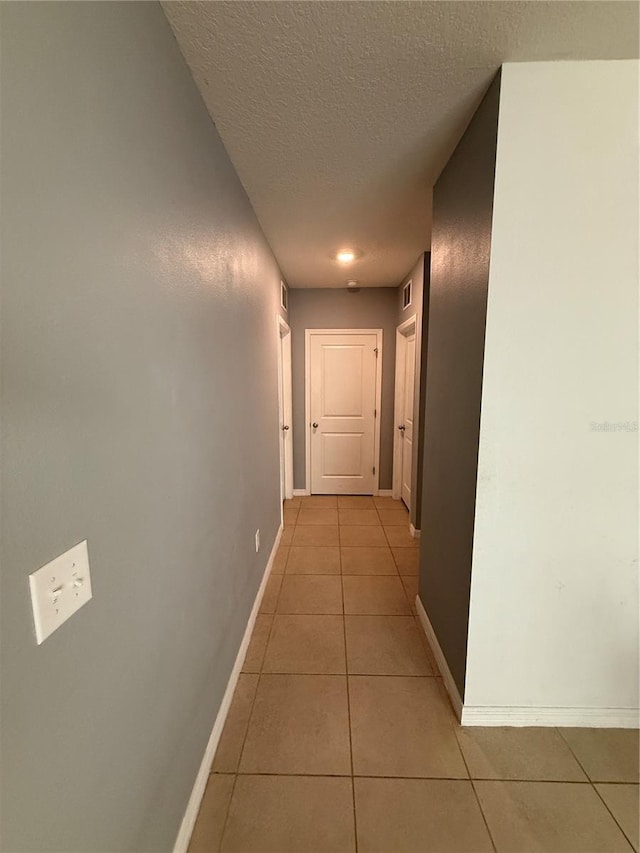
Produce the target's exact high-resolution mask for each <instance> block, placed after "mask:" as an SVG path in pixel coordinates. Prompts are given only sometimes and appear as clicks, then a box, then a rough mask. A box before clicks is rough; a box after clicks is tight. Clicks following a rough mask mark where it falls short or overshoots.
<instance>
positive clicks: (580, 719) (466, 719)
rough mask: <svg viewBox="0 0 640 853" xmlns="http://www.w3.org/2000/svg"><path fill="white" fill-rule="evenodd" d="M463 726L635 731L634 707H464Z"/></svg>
mask: <svg viewBox="0 0 640 853" xmlns="http://www.w3.org/2000/svg"><path fill="white" fill-rule="evenodd" d="M461 723H462V725H463V726H514V727H515V726H554V727H555V726H559V727H561V728H573V727H579V728H589V729H599V728H605V729H637V728H638V726H639V725H640V714H639V711H638V709H637V708H635V709H634V708H516V707H513V708H509V707H483V706H475V707H474V706H471V705H465V706H464V707H463V709H462V720H461Z"/></svg>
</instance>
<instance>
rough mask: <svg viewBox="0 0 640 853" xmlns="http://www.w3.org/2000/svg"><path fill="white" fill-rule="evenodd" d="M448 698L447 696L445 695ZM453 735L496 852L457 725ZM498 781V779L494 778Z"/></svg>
mask: <svg viewBox="0 0 640 853" xmlns="http://www.w3.org/2000/svg"><path fill="white" fill-rule="evenodd" d="M447 698H448V697H447ZM453 736H454V738H455V741H456V744H457V746H458V749H459V751H460V757H461V758H462V762H463V764H464V766H465V769H466V771H467V775H468V777H469V781H470V782H471V789H472V790H473V794H474V796H475V798H476V802H477V804H478V808H479V809H480V814H481V815H482V820H483V821H484V825H485V827H486V828H487V833H488V835H489V841H490V842H491V846H492V847H493V850H494V853H498V848H497V846H496V842H495V841H494V840H493V834H492V832H491V829H490V828H489V821H488V819H487V816H486V815H485V813H484V809H483V808H482V803H481V802H480V797H479V795H478V791H477V788H476V785H475V782H476V780H475V779H474V778H473V777H472V776H471V771H470V770H469V765H468V764H467V759H466V758H465V754H464V750H463V749H462V745H461V744H460V739H459V738H458V727H457V726H456V725H454V726H453ZM496 781H498V780H496Z"/></svg>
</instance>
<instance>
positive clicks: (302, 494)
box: [293, 489, 311, 498]
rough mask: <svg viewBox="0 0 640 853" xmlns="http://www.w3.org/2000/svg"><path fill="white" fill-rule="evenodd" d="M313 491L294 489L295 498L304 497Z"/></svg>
mask: <svg viewBox="0 0 640 853" xmlns="http://www.w3.org/2000/svg"><path fill="white" fill-rule="evenodd" d="M310 494H311V492H310V491H309V490H308V489H294V490H293V496H294V498H303V497H305V495H310Z"/></svg>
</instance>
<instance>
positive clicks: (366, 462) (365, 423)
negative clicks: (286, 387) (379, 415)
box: [307, 330, 381, 495]
mask: <svg viewBox="0 0 640 853" xmlns="http://www.w3.org/2000/svg"><path fill="white" fill-rule="evenodd" d="M307 335H308V349H307V354H308V383H309V393H308V407H309V409H308V414H309V433H308V436H309V454H310V459H309V468H310V474H311V484H310V485H311V493H312V494H318V495H322V494H324V495H331V494H334V495H335V494H338V495H371V494H373V493H374V491H375V489H376V483H377V477H376V467H377V464H378V463H377V460H376V450H377V441H376V425H377V423H376V404H377V403H376V401H377V383H378V381H379V380H378V356H380V357H381V353H379V352H378V350H379V348H380V346H381V333H376V332H375V331H373V332H371V331H369V330H367V331H366V332H365V331H363V332H355V331H354V332H348V333H346V332H326V331H323V332H315V331H313V330H309V331H308V332H307ZM379 336H380V339H379Z"/></svg>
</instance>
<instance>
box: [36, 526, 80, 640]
mask: <svg viewBox="0 0 640 853" xmlns="http://www.w3.org/2000/svg"><path fill="white" fill-rule="evenodd" d="M29 586H30V588H31V604H32V607H33V622H34V625H35V629H36V640H37V641H38V645H40V643H42V642H43V641H44V640H46V639H47V637H48V636H49V635H50V634H52V633H53V632H54V631H55V630H56V629H57V628H59V627H60V625H62V623H63V622H66V621H67V619H68V618H69V617H70V616H73V614H74V613H75V612H76V610H79V609H80V608H81V607H82V606H83V604H86V603H87V601H89V600H90V599H91V575H90V573H89V551H88V549H87V542H86V540H85V541H84V542H80V543H79V544H78V545H74V547H73V548H71V549H70V550H69V551H67V552H66V554H62V555H61V556H60V557H56V558H55V560H51V562H50V563H47V564H46V565H45V566H43V567H42V568H41V569H38V571H36V572H33V574H31V575H29Z"/></svg>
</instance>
